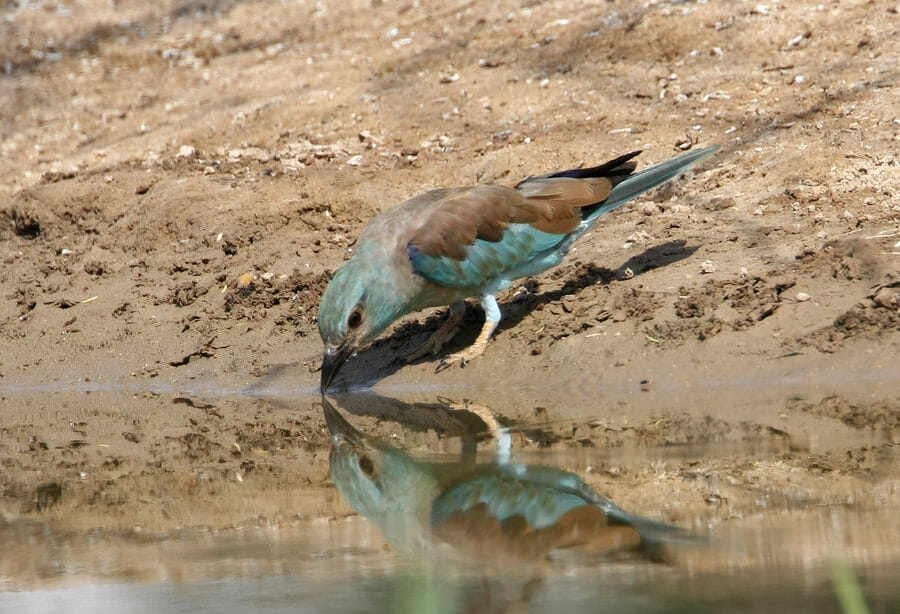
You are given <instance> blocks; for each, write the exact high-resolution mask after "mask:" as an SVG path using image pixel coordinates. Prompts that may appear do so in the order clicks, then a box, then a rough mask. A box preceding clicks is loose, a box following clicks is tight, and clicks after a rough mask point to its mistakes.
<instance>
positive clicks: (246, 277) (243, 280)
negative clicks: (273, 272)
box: [237, 273, 256, 288]
mask: <svg viewBox="0 0 900 614" xmlns="http://www.w3.org/2000/svg"><path fill="white" fill-rule="evenodd" d="M254 281H256V275H254V274H253V273H244V274H242V275H241V276H240V277H238V283H237V285H238V288H246V287H247V286H249V285H250V284H252V283H253V282H254Z"/></svg>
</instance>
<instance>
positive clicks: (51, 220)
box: [0, 0, 900, 531]
mask: <svg viewBox="0 0 900 614" xmlns="http://www.w3.org/2000/svg"><path fill="white" fill-rule="evenodd" d="M898 20H900V16H898V9H897V5H896V3H895V2H886V1H877V0H874V1H862V0H859V1H842V2H829V3H825V4H821V3H819V2H818V1H816V2H813V1H797V2H783V3H779V2H759V1H758V0H753V1H750V2H740V1H728V2H726V1H710V2H639V1H631V0H623V1H617V2H613V1H608V2H587V1H584V2H579V1H573V0H567V1H562V0H557V1H547V2H533V1H529V2H512V1H502V2H496V3H474V2H460V1H457V0H450V1H449V2H446V1H445V2H432V1H421V2H420V1H419V0H416V1H415V2H411V3H410V2H394V1H384V2H382V1H380V0H371V1H369V0H367V1H366V2H361V1H358V0H353V1H349V2H318V3H314V2H275V1H266V0H260V1H256V2H236V1H227V0H206V1H187V0H182V1H171V0H169V1H163V2H156V3H141V2H125V1H123V2H117V1H115V2H109V1H107V0H81V1H77V0H73V1H69V0H57V1H53V2H51V1H47V2H41V1H35V2H27V3H26V2H8V3H6V4H5V5H4V7H3V8H2V9H0V71H3V70H5V72H4V74H0V263H2V264H0V287H2V290H3V294H2V300H0V348H2V349H0V395H3V398H2V399H0V463H2V471H0V511H2V513H3V514H4V515H3V517H2V518H4V519H5V520H4V521H3V522H5V523H7V524H9V523H13V522H19V521H25V520H27V521H29V522H31V521H38V522H48V523H50V525H51V526H53V527H57V528H59V529H60V530H63V529H65V530H69V529H78V530H83V529H90V528H101V529H127V530H133V529H135V528H139V529H141V530H152V531H169V530H175V529H178V528H181V527H196V526H208V527H218V528H221V527H229V526H235V525H241V524H242V523H248V522H250V523H278V522H293V521H296V520H297V519H298V518H311V517H316V516H321V515H323V514H325V515H338V516H340V515H341V514H346V513H348V512H349V510H347V509H346V508H345V507H343V508H342V505H343V503H342V502H341V501H340V500H339V496H338V495H337V493H336V491H335V489H334V487H333V485H331V484H330V482H329V481H328V471H327V444H328V441H327V436H326V434H325V429H324V422H323V420H322V418H321V414H320V410H319V408H318V406H317V405H316V403H315V401H314V398H315V397H314V396H312V395H313V393H314V392H315V390H316V389H317V385H318V373H316V372H315V369H316V368H317V366H318V361H319V355H320V351H321V346H320V342H319V338H318V333H317V331H316V325H315V321H316V311H317V305H318V300H319V297H320V295H321V292H322V290H323V288H324V286H325V285H326V283H327V280H328V279H329V278H330V275H331V274H332V272H333V271H334V270H335V269H336V268H337V267H339V266H340V265H341V263H342V261H344V260H345V259H346V258H347V257H348V256H349V254H350V253H351V250H352V249H353V242H354V238H355V237H356V236H357V234H358V233H359V231H360V229H361V228H362V226H363V224H364V223H365V222H366V221H367V220H368V219H369V218H370V217H371V216H372V215H373V214H375V213H377V212H379V211H382V210H385V209H387V208H390V207H392V206H393V205H395V204H397V203H399V202H401V201H402V200H404V199H405V198H408V197H409V196H412V195H414V194H416V193H418V192H421V191H423V190H426V189H430V188H435V187H445V186H451V185H465V184H471V183H473V182H509V183H511V182H515V181H517V180H519V179H521V178H523V177H525V176H527V175H530V174H539V173H543V172H549V171H552V170H558V169H562V168H570V167H573V166H577V165H579V164H590V163H598V162H602V161H605V160H607V159H609V158H611V157H613V156H615V155H619V154H621V153H624V152H627V151H631V150H634V149H642V150H644V152H643V154H642V155H641V156H640V161H641V163H642V164H649V163H651V162H654V161H659V160H662V159H664V158H668V157H671V156H673V155H676V154H677V153H678V152H679V151H680V150H682V149H684V148H688V147H692V146H698V147H699V146H707V145H711V144H715V143H717V144H721V145H722V146H723V151H722V152H721V153H720V154H719V155H718V156H716V157H715V158H714V159H712V160H710V161H708V162H706V163H704V165H703V166H702V167H700V168H698V169H697V170H696V171H695V172H693V173H691V174H690V175H689V176H687V177H686V178H684V179H682V180H679V181H677V182H674V183H673V184H671V185H670V186H668V187H665V188H663V189H661V190H659V191H657V192H656V193H654V194H653V195H651V196H650V197H648V198H644V199H642V200H640V201H638V202H635V203H634V204H633V205H632V206H629V207H626V208H624V209H623V210H620V211H617V212H615V213H614V214H611V215H609V216H608V218H607V219H605V220H603V222H602V223H601V224H599V225H598V226H597V228H596V230H595V231H594V232H592V233H591V234H590V235H589V236H587V237H586V238H585V239H583V240H582V241H581V242H580V243H579V244H578V246H577V249H576V250H574V251H573V253H572V254H571V256H570V258H569V260H568V261H567V263H566V264H565V265H563V266H561V267H560V268H558V269H557V270H555V271H553V272H551V273H549V274H546V275H544V276H542V277H540V278H537V279H529V280H524V281H523V282H522V283H520V284H517V285H516V286H515V287H514V288H512V289H511V290H510V291H508V293H506V294H505V295H504V296H502V297H501V306H502V309H503V311H504V314H505V320H504V323H503V325H502V326H501V329H500V330H499V332H498V334H497V336H496V339H495V341H494V342H493V343H492V344H491V345H490V347H489V348H488V351H487V353H486V355H485V356H484V357H483V358H482V359H480V360H478V361H477V362H476V363H473V364H472V365H471V366H470V367H468V368H466V369H464V370H459V369H456V370H450V371H445V372H442V373H440V374H434V373H432V371H433V367H434V364H435V363H434V361H429V360H426V361H421V362H419V363H418V364H414V365H404V364H403V363H402V361H401V360H399V357H400V356H401V355H402V354H403V352H406V351H409V350H411V349H413V348H414V347H415V345H416V344H417V343H418V342H421V341H422V340H423V339H424V338H425V336H426V335H427V334H428V333H429V332H430V331H433V330H434V329H435V328H436V327H437V326H438V325H439V322H440V315H439V313H429V314H420V315H419V316H417V317H410V318H409V319H407V320H405V321H404V322H403V323H401V324H400V325H398V326H397V327H395V329H394V330H393V331H392V333H391V334H390V335H388V336H387V337H385V339H383V340H382V341H380V342H378V343H376V344H375V345H374V346H373V347H371V348H369V349H367V350H364V351H362V352H360V354H359V355H358V356H357V357H356V358H354V359H352V360H351V361H350V363H348V365H347V366H346V367H345V369H344V372H343V374H342V378H341V380H340V381H341V382H343V384H345V385H349V386H365V385H374V386H375V389H376V390H377V391H379V392H381V393H382V394H384V395H387V396H388V397H398V398H400V399H402V401H405V402H409V403H419V404H420V406H410V405H406V404H404V403H402V402H401V401H398V400H392V399H373V398H368V399H362V400H360V399H359V398H355V399H354V398H352V397H347V398H344V399H342V400H341V402H342V404H343V405H344V407H346V408H348V409H350V410H351V411H353V412H354V413H355V414H357V415H358V420H359V423H360V426H361V428H364V429H365V430H367V431H368V432H371V433H373V434H376V435H380V436H384V437H390V438H392V440H393V441H395V443H398V442H399V443H400V444H403V445H405V446H407V447H410V448H412V449H414V450H434V449H438V450H443V451H447V452H453V451H454V450H455V448H454V446H455V445H457V444H454V443H452V441H453V438H452V437H450V436H451V435H455V434H458V433H460V432H463V431H466V429H468V428H469V427H471V426H472V424H473V422H472V421H471V420H467V419H462V418H460V417H459V415H457V414H454V413H453V412H448V411H447V410H445V409H443V408H442V407H441V406H440V405H439V404H438V403H437V401H436V397H437V396H438V395H444V396H450V397H455V398H456V399H457V400H460V399H462V398H471V399H472V400H474V401H477V402H479V403H483V404H487V405H489V406H490V407H492V408H493V409H494V411H496V412H497V413H498V414H499V415H500V417H501V420H502V421H504V422H505V423H507V424H510V425H513V426H514V427H516V428H517V429H518V430H517V431H516V440H515V443H516V445H517V446H518V448H519V449H526V450H527V449H538V448H540V449H542V450H551V451H552V450H558V451H559V453H560V455H559V457H558V458H559V459H560V460H559V464H561V465H564V466H567V467H568V468H570V469H573V470H575V471H577V472H579V474H582V475H584V476H585V478H586V479H587V480H588V482H589V483H591V484H592V485H593V486H595V487H596V488H597V489H598V490H599V491H600V492H604V493H606V494H608V495H609V496H610V497H611V498H613V499H614V500H616V501H618V502H619V503H620V504H622V505H623V506H624V507H626V508H628V509H633V510H636V511H643V512H647V511H649V512H650V513H651V514H653V515H655V516H656V517H660V518H663V519H665V520H669V521H672V522H679V523H682V524H685V525H688V526H694V527H698V526H708V525H710V524H711V523H717V522H720V521H722V522H724V521H726V520H729V519H735V518H742V517H747V516H752V515H753V514H758V513H761V512H760V510H761V509H765V510H766V511H767V512H774V511H786V510H787V511H789V510H795V509H797V508H802V507H815V506H819V505H838V506H847V505H853V506H857V507H859V508H860V509H882V510H883V509H885V508H886V507H887V509H890V508H891V507H893V508H896V507H897V506H898V495H897V492H898V490H897V475H898V473H897V468H898V458H897V451H896V450H897V447H896V446H897V441H898V439H897V437H898V430H897V429H898V425H900V417H898V416H900V412H898V408H900V392H898V391H900V377H898V366H897V365H898V358H897V357H898V356H900V334H898V329H900V316H898V308H900V305H898V288H900V285H898V284H900V274H898V270H900V243H898V242H900V199H898V196H900V167H898V164H900V160H898V158H897V150H898V146H900V115H898V109H900V96H898V89H897V76H898V72H900V69H898V66H900V57H898V50H900V44H898V41H900V33H898ZM480 317H481V314H480V311H479V310H478V309H477V308H474V307H473V308H472V309H470V313H469V317H468V318H467V326H466V329H465V331H464V332H463V333H461V334H460V336H459V337H458V338H457V340H456V343H455V344H454V345H453V346H452V347H450V348H448V349H449V350H451V351H452V350H454V349H458V348H459V347H462V344H463V343H465V342H467V341H471V340H472V339H473V338H474V336H475V334H476V333H477V330H478V327H479V322H480V320H479V318H480ZM248 391H249V394H248ZM88 392H90V393H91V394H87V393H88ZM239 392H242V394H241V395H238V394H236V393H239ZM283 393H287V394H290V395H295V396H296V397H299V400H297V399H295V400H294V401H284V400H283V399H282V400H279V401H277V402H270V401H268V400H264V399H263V400H255V399H254V398H252V397H254V396H265V395H267V394H268V395H278V394H283ZM475 422H476V423H477V420H476V421H475ZM680 446H681V447H684V446H693V447H691V448H690V449H691V450H692V452H691V454H689V455H681V454H677V453H671V452H665V451H660V450H677V449H679V447H680ZM648 449H650V450H656V451H655V452H652V453H651V454H649V456H648V454H647V453H646V451H647V450H648ZM586 455H587V456H586ZM541 458H545V457H541ZM545 460H546V459H545ZM589 468H590V469H589ZM760 501H763V503H760ZM9 526H11V525H9ZM0 530H3V526H0Z"/></svg>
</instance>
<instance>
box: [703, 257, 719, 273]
mask: <svg viewBox="0 0 900 614" xmlns="http://www.w3.org/2000/svg"><path fill="white" fill-rule="evenodd" d="M718 268H719V267H717V266H716V263H715V262H713V261H712V260H704V261H703V262H701V263H700V272H701V273H703V274H707V275H708V274H709V273H715V272H716V270H717V269H718Z"/></svg>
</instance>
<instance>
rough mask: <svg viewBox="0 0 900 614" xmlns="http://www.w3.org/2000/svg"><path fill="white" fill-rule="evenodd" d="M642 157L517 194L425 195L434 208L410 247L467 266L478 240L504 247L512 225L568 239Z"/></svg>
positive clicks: (488, 189) (569, 174)
mask: <svg viewBox="0 0 900 614" xmlns="http://www.w3.org/2000/svg"><path fill="white" fill-rule="evenodd" d="M637 153H638V152H635V153H633V154H628V156H623V157H622V158H617V159H616V160H613V161H612V162H608V163H607V164H604V165H601V166H598V167H594V168H592V169H576V170H572V171H563V172H561V173H557V174H555V175H544V176H541V177H533V178H529V179H526V180H525V181H523V182H522V183H520V184H519V185H517V186H516V187H515V188H509V187H504V186H499V185H484V186H475V187H471V188H458V189H454V190H440V191H438V192H433V193H429V194H428V195H423V197H426V196H430V197H431V198H432V199H433V202H431V203H430V204H429V207H428V209H429V212H428V213H429V214H428V216H427V220H426V222H425V223H424V224H423V225H422V226H421V227H420V228H419V229H418V230H417V231H416V233H415V234H414V236H413V237H412V240H411V241H410V243H411V244H412V245H415V246H416V247H417V248H418V249H419V250H420V251H421V252H422V253H424V254H426V255H428V256H448V257H450V258H453V259H454V260H460V261H462V260H465V258H466V255H467V251H466V247H467V246H469V245H472V244H474V243H475V240H476V239H483V240H485V241H490V242H499V241H501V240H503V235H504V232H505V231H506V229H507V228H508V227H509V225H510V224H529V225H531V226H532V227H534V228H535V229H537V230H540V231H543V232H546V233H550V234H559V235H564V234H567V233H569V232H572V231H573V230H575V228H576V227H577V226H578V225H579V224H580V223H581V221H582V219H583V218H584V215H583V213H584V212H583V210H584V209H585V208H587V207H591V206H592V205H598V204H600V203H602V202H603V201H605V200H606V199H607V198H608V197H609V194H610V192H611V191H612V188H613V186H615V184H616V183H618V181H619V180H621V179H622V178H624V177H626V176H628V174H629V173H631V172H632V171H633V170H634V163H633V162H628V159H630V157H633V156H635V155H637ZM573 175H574V176H573ZM598 175H599V176H598Z"/></svg>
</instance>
